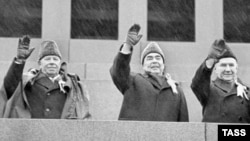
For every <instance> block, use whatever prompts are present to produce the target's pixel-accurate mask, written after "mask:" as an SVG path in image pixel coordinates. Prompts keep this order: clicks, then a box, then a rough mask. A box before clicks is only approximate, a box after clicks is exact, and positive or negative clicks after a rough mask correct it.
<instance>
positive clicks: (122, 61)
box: [110, 52, 131, 94]
mask: <svg viewBox="0 0 250 141" xmlns="http://www.w3.org/2000/svg"><path fill="white" fill-rule="evenodd" d="M130 60H131V54H122V53H121V52H119V53H118V54H117V56H116V57H115V59H114V62H113V65H112V67H111V68H110V75H111V77H112V80H113V82H114V84H115V85H116V87H117V88H118V89H119V91H120V92H121V93H122V94H124V93H125V91H126V90H127V89H128V88H129V84H130V82H131V75H130V66H129V63H130Z"/></svg>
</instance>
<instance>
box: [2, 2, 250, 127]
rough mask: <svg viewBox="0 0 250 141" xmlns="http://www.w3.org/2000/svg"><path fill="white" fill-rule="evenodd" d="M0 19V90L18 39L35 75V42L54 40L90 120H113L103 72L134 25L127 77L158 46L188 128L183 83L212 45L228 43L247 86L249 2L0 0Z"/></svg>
mask: <svg viewBox="0 0 250 141" xmlns="http://www.w3.org/2000/svg"><path fill="white" fill-rule="evenodd" d="M0 19H1V20H0V46H1V52H0V54H1V55H0V65H1V67H0V80H1V81H0V84H2V80H3V77H4V75H5V73H6V71H7V69H8V67H9V65H10V62H11V61H12V59H13V57H15V55H16V48H17V43H18V38H19V37H21V36H22V35H24V34H29V35H30V36H31V37H32V40H31V46H32V47H35V48H37V49H36V50H35V51H34V52H33V54H32V56H31V57H30V58H29V60H28V62H27V65H26V67H25V69H26V70H27V69H29V68H30V67H37V53H38V48H39V46H40V43H41V41H43V40H45V39H52V40H55V41H56V42H57V43H58V45H59V46H60V50H61V52H62V55H63V58H64V61H66V62H68V63H69V71H70V72H74V73H77V74H79V75H80V78H81V80H82V81H84V82H85V83H86V85H87V88H88V91H89V94H90V100H91V101H90V110H91V113H92V115H93V119H94V120H117V118H118V115H119V111H120V107H121V104H122V98H123V97H122V95H121V94H120V92H119V91H118V90H117V88H116V87H115V86H114V84H113V82H112V81H111V77H110V74H109V68H110V67H111V65H112V62H113V59H114V57H115V55H116V54H117V52H118V49H119V47H120V45H121V44H122V43H123V41H124V39H125V37H126V34H127V31H128V29H129V27H130V26H131V25H132V24H134V23H138V24H140V25H141V34H143V38H142V40H141V42H140V43H139V44H138V45H137V46H135V47H134V52H133V57H132V62H131V67H132V71H135V72H141V71H142V70H141V66H140V52H141V50H142V49H143V48H144V47H145V45H146V44H147V43H148V42H150V41H157V42H158V43H159V44H160V46H161V47H162V49H163V50H164V52H165V54H166V63H167V71H168V72H169V73H170V74H171V75H172V77H173V78H174V79H175V80H177V81H179V82H180V83H181V85H182V87H183V88H184V93H185V95H186V99H187V104H188V108H189V117H190V121H192V122H200V121H201V117H202V109H201V106H200V103H199V102H198V100H197V99H196V97H195V96H194V94H193V93H192V91H191V89H190V83H191V80H192V77H193V76H194V73H195V71H196V69H197V68H198V66H199V65H200V64H201V63H202V61H203V60H204V59H205V57H206V56H207V53H208V49H209V48H210V45H211V44H212V42H213V41H214V40H215V39H217V38H225V40H226V41H227V42H228V43H229V46H230V47H231V48H232V50H233V51H234V52H235V54H236V55H237V57H238V60H239V65H240V68H239V75H240V77H241V78H242V80H243V81H244V82H246V83H247V84H250V79H249V78H250V55H249V54H250V53H249V52H250V47H249V43H250V1H249V0H0Z"/></svg>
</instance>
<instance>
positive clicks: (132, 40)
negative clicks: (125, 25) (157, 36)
mask: <svg viewBox="0 0 250 141" xmlns="http://www.w3.org/2000/svg"><path fill="white" fill-rule="evenodd" d="M140 29H141V27H140V25H139V24H134V25H133V26H131V27H130V29H129V31H128V34H127V38H126V41H125V42H126V43H127V44H128V45H129V46H130V47H133V46H134V45H136V44H137V43H138V42H139V41H140V39H141V38H142V35H138V33H139V31H140Z"/></svg>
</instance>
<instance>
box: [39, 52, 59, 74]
mask: <svg viewBox="0 0 250 141" xmlns="http://www.w3.org/2000/svg"><path fill="white" fill-rule="evenodd" d="M39 65H40V69H41V70H42V72H43V73H45V74H47V75H48V76H49V77H54V76H56V75H57V74H58V73H59V69H60V66H61V59H60V58H59V57H58V56H55V55H48V56H45V57H43V58H42V59H41V60H40V61H39Z"/></svg>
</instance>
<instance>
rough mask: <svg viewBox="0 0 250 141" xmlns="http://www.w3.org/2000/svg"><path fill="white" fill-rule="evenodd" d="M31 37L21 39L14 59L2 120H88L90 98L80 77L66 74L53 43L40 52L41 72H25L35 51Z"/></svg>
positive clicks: (1, 93) (1, 95)
mask: <svg viewBox="0 0 250 141" xmlns="http://www.w3.org/2000/svg"><path fill="white" fill-rule="evenodd" d="M29 46H30V38H29V37H28V36H24V37H23V38H22V39H19V44H18V48H17V56H16V57H15V58H14V60H13V62H12V64H11V66H10V68H9V70H8V72H7V74H6V76H5V78H4V82H3V86H2V88H1V90H0V104H1V106H0V115H1V117H3V118H67V119H75V118H76V119H86V118H87V117H89V111H88V99H87V97H86V92H85V91H84V88H83V87H82V85H81V83H80V81H79V77H78V76H77V75H75V74H69V73H67V68H66V64H65V63H62V61H61V59H62V56H61V53H60V51H59V48H58V46H57V44H56V42H54V41H50V40H48V41H44V42H42V44H41V48H40V50H39V54H38V57H39V60H38V64H39V69H38V70H37V69H30V71H28V72H27V73H23V69H24V66H25V62H26V60H27V58H28V57H29V56H30V55H31V53H32V52H33V50H34V48H31V49H30V47H29Z"/></svg>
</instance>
